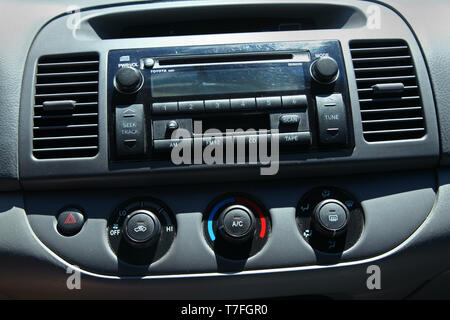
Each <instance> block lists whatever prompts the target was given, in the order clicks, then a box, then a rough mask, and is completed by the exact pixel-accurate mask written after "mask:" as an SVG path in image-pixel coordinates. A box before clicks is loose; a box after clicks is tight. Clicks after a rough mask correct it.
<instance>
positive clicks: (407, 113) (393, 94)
mask: <svg viewBox="0 0 450 320" xmlns="http://www.w3.org/2000/svg"><path fill="white" fill-rule="evenodd" d="M350 51H351V55H352V61H353V67H354V70H355V77H356V84H357V88H358V96H359V104H360V107H361V118H362V126H363V133H364V138H365V140H366V141H369V142H372V141H391V140H408V139H417V138H421V137H423V136H424V135H425V122H424V117H423V108H422V100H421V97H420V91H419V87H418V82H417V78H416V73H415V69H414V63H413V59H412V57H411V52H410V50H409V48H408V45H407V43H406V42H405V41H403V40H353V41H351V42H350Z"/></svg>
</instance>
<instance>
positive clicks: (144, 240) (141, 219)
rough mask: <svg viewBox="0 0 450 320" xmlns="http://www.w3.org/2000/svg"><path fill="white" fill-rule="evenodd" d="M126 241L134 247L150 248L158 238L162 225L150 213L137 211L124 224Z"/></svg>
mask: <svg viewBox="0 0 450 320" xmlns="http://www.w3.org/2000/svg"><path fill="white" fill-rule="evenodd" d="M123 229H124V230H123V233H124V234H125V238H126V240H128V242H129V243H130V244H132V245H134V246H141V247H142V246H144V247H145V246H149V245H151V244H152V243H154V242H155V241H156V240H157V239H158V238H159V234H160V231H161V223H160V222H159V220H158V218H157V217H156V216H155V215H154V214H153V213H152V212H150V211H147V210H137V211H134V212H132V213H131V214H130V215H129V216H128V217H127V218H126V220H125V222H124V224H123Z"/></svg>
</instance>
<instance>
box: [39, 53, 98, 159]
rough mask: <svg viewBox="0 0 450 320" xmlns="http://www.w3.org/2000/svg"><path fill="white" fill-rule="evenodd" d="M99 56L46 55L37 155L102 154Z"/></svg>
mask: <svg viewBox="0 0 450 320" xmlns="http://www.w3.org/2000/svg"><path fill="white" fill-rule="evenodd" d="M98 68H99V56H98V54H97V53H83V54H76V55H60V56H44V57H41V58H40V59H39V61H38V65H37V74H36V90H35V96H34V100H35V105H34V115H33V155H34V156H35V157H36V158H38V159H56V158H78V157H92V156H95V155H96V154H97V152H98Z"/></svg>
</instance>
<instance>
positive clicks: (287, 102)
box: [281, 95, 308, 108]
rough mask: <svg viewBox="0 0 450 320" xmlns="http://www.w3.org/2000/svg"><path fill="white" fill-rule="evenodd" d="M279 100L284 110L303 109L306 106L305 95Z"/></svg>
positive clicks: (285, 97) (284, 97)
mask: <svg viewBox="0 0 450 320" xmlns="http://www.w3.org/2000/svg"><path fill="white" fill-rule="evenodd" d="M281 99H282V101H283V107H284V108H298V107H302V108H305V107H307V106H308V100H307V98H306V96H305V95H295V96H283V97H282V98H281Z"/></svg>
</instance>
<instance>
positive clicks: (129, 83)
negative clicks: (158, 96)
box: [114, 67, 144, 94]
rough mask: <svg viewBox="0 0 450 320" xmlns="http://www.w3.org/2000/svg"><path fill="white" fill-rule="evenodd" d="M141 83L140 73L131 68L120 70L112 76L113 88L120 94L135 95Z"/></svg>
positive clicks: (142, 80) (142, 79) (142, 78)
mask: <svg viewBox="0 0 450 320" xmlns="http://www.w3.org/2000/svg"><path fill="white" fill-rule="evenodd" d="M143 82H144V77H143V76H142V73H141V72H140V71H139V70H138V69H136V68H132V67H124V68H120V69H119V70H118V71H117V72H116V75H115V76H114V86H115V87H116V89H117V91H119V92H121V93H126V94H132V93H135V92H137V91H138V90H139V89H140V88H141V87H142V83H143Z"/></svg>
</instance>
